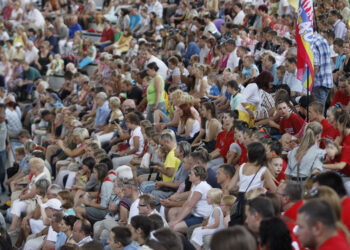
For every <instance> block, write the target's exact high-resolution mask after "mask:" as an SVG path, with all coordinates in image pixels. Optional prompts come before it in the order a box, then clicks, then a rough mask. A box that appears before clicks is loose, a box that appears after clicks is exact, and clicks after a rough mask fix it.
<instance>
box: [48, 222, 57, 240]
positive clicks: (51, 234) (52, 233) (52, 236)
mask: <svg viewBox="0 0 350 250" xmlns="http://www.w3.org/2000/svg"><path fill="white" fill-rule="evenodd" d="M47 240H48V241H52V242H56V240H57V233H56V232H55V231H54V230H53V228H52V226H50V227H49V232H48V233H47Z"/></svg>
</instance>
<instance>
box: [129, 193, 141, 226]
mask: <svg viewBox="0 0 350 250" xmlns="http://www.w3.org/2000/svg"><path fill="white" fill-rule="evenodd" d="M139 202H140V199H137V200H135V201H134V202H133V203H132V204H131V206H130V211H129V219H128V224H130V222H131V218H132V217H134V216H136V215H139V214H140V213H139V208H138V207H139Z"/></svg>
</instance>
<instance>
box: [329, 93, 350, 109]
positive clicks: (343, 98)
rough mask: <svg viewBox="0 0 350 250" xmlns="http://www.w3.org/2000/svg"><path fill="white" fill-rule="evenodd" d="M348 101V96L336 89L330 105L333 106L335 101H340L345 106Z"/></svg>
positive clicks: (349, 98)
mask: <svg viewBox="0 0 350 250" xmlns="http://www.w3.org/2000/svg"><path fill="white" fill-rule="evenodd" d="M349 101H350V96H347V95H345V94H344V93H343V92H341V91H340V90H338V91H337V92H335V95H334V97H333V101H332V103H331V106H334V105H335V104H336V103H341V104H342V105H344V106H347V105H348V103H349Z"/></svg>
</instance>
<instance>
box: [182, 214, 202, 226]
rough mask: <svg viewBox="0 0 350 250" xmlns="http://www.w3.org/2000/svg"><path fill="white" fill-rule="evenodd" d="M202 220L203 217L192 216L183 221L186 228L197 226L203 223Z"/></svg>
mask: <svg viewBox="0 0 350 250" xmlns="http://www.w3.org/2000/svg"><path fill="white" fill-rule="evenodd" d="M203 220H204V218H203V217H197V216H194V215H193V214H190V215H188V216H187V217H186V218H185V219H184V221H185V223H186V225H187V227H190V226H193V225H198V224H201V223H202V222H203Z"/></svg>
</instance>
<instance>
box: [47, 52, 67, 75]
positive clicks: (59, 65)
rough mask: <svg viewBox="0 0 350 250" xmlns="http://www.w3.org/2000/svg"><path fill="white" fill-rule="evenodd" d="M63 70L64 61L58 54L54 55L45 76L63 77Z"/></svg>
mask: <svg viewBox="0 0 350 250" xmlns="http://www.w3.org/2000/svg"><path fill="white" fill-rule="evenodd" d="M63 69H64V61H63V59H62V58H61V55H60V54H56V55H55V58H54V59H53V60H52V62H51V64H50V68H49V69H48V71H47V73H46V75H47V76H52V75H63Z"/></svg>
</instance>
